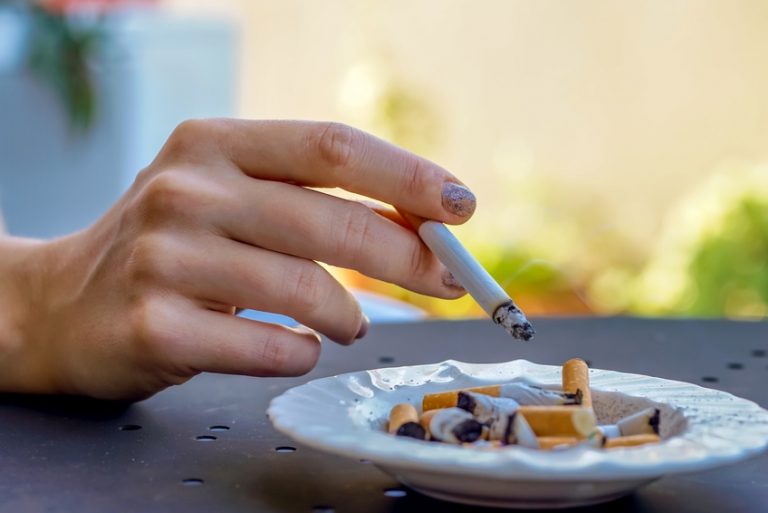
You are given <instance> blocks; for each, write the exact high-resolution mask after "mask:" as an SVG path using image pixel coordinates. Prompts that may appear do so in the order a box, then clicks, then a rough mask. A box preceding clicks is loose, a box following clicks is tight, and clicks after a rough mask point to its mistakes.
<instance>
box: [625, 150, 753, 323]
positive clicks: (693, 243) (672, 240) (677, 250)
mask: <svg viewBox="0 0 768 513" xmlns="http://www.w3.org/2000/svg"><path fill="white" fill-rule="evenodd" d="M664 228H665V233H664V236H663V238H662V240H661V241H660V244H659V245H658V247H657V249H656V252H655V253H654V255H653V257H652V259H651V261H650V262H649V264H648V266H647V268H646V269H645V270H644V271H643V273H642V275H641V276H640V277H639V279H638V280H637V282H636V283H634V284H633V294H632V302H631V303H630V304H629V305H628V306H629V308H630V310H632V311H635V312H639V313H651V314H682V315H696V316H720V315H727V316H739V317H741V316H747V317H765V316H766V315H768V165H764V166H760V167H753V168H748V169H736V170H731V171H729V172H722V173H718V174H716V175H714V176H713V177H712V178H711V179H710V180H708V181H707V182H706V183H704V184H703V185H702V186H701V187H700V188H698V189H697V190H696V191H694V193H693V194H692V195H691V196H690V197H689V198H687V199H686V200H684V201H683V202H682V204H681V205H680V207H679V208H678V209H677V210H676V211H674V212H673V213H672V215H670V216H669V217H668V218H667V220H666V223H665V226H664Z"/></svg>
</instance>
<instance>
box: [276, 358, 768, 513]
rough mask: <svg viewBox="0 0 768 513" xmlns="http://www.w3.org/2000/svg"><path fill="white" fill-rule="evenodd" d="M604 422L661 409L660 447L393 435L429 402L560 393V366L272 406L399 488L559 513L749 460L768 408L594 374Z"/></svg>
mask: <svg viewBox="0 0 768 513" xmlns="http://www.w3.org/2000/svg"><path fill="white" fill-rule="evenodd" d="M589 377H590V384H591V389H592V398H593V406H594V411H595V414H596V416H597V420H598V422H599V423H600V424H612V423H615V422H616V421H618V420H619V419H621V418H623V417H625V416H626V415H628V414H631V413H633V412H636V411H639V410H642V409H645V408H649V407H655V408H658V409H659V410H660V413H661V421H660V433H659V434H660V435H661V437H662V442H661V443H660V444H654V445H645V446H639V447H627V448H620V449H610V450H605V449H597V448H592V447H586V446H584V445H582V446H576V447H572V448H568V449H563V450H554V451H543V450H537V449H528V448H525V447H520V446H507V447H504V448H501V449H478V448H475V447H462V446H459V445H451V444H445V443H435V442H425V441H420V440H414V439H410V438H406V437H395V436H393V435H390V434H388V433H387V432H386V425H387V421H388V415H389V412H390V409H391V408H392V406H394V405H395V404H398V403H403V402H409V403H412V404H414V405H415V406H417V407H420V405H421V400H422V398H423V396H424V395H425V394H429V393H435V392H439V391H445V390H453V389H459V388H469V387H478V386H483V385H489V384H496V383H508V382H515V381H523V382H526V383H529V384H534V385H539V386H542V387H544V388H553V389H556V388H559V387H560V384H561V367H559V366H552V365H538V364H535V363H531V362H528V361H525V360H515V361H512V362H506V363H495V364H471V363H463V362H457V361H452V360H451V361H446V362H442V363H437V364H431V365H417V366H411V367H394V368H386V369H375V370H368V371H362V372H353V373H349V374H342V375H340V376H334V377H329V378H323V379H318V380H315V381H311V382H309V383H307V384H305V385H301V386H298V387H295V388H292V389H291V390H288V391H287V392H285V393H284V394H282V395H281V396H279V397H277V398H275V399H274V400H273V401H272V403H271V404H270V406H269V410H268V414H269V417H270V419H271V420H272V423H273V424H274V426H275V428H276V429H277V430H278V431H280V432H282V433H284V434H286V435H288V436H289V437H291V438H292V439H294V440H296V441H298V442H300V443H302V444H304V445H307V446H309V447H313V448H315V449H318V450H322V451H327V452H330V453H334V454H338V455H342V456H347V457H350V458H355V459H368V460H370V461H372V462H373V463H375V464H376V465H377V466H378V467H380V468H381V469H382V470H384V471H385V472H387V473H389V474H391V475H392V476H394V477H395V478H396V479H397V480H399V481H400V482H402V483H403V484H405V485H407V486H409V487H411V488H414V489H415V490H418V491H420V492H422V493H424V494H426V495H430V496H433V497H437V498H440V499H446V500H452V501H457V502H464V503H469V504H478V505H484V506H499V507H529V508H530V507H535V508H561V507H571V506H578V505H587V504H594V503H598V502H603V501H608V500H611V499H615V498H618V497H621V496H622V495H625V494H627V493H629V492H631V491H632V490H634V489H636V488H638V487H640V486H642V485H645V484H648V483H650V482H652V481H654V480H656V479H659V478H660V477H662V476H665V475H671V474H678V473H687V472H696V471H700V470H705V469H711V468H714V467H719V466H721V465H727V464H730V463H734V462H736V461H739V460H744V459H746V458H749V457H752V456H755V455H757V454H759V453H761V452H762V451H763V450H765V449H766V446H768V411H766V410H764V409H762V408H760V407H759V406H758V405H757V404H755V403H753V402H751V401H747V400H745V399H740V398H738V397H735V396H733V395H731V394H728V393H725V392H720V391H717V390H711V389H707V388H702V387H700V386H697V385H693V384H689V383H683V382H679V381H670V380H666V379H661V378H653V377H649V376H642V375H638V374H625V373H621V372H614V371H609V370H596V369H592V370H590V374H589Z"/></svg>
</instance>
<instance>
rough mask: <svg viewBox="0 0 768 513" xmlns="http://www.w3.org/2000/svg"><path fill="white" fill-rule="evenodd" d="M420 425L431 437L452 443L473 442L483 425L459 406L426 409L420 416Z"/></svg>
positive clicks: (480, 432)
mask: <svg viewBox="0 0 768 513" xmlns="http://www.w3.org/2000/svg"><path fill="white" fill-rule="evenodd" d="M421 425H422V426H423V427H424V428H425V429H426V430H427V432H428V433H429V434H430V436H431V437H432V438H433V439H435V440H439V441H441V442H448V443H454V444H460V443H463V442H474V441H475V440H477V439H478V438H480V435H481V434H482V431H483V425H482V424H480V423H479V422H478V421H476V420H475V419H474V417H472V414H471V413H469V412H466V411H464V410H462V409H460V408H443V409H441V410H431V411H428V412H426V413H424V415H422V416H421Z"/></svg>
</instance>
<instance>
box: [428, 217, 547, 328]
mask: <svg viewBox="0 0 768 513" xmlns="http://www.w3.org/2000/svg"><path fill="white" fill-rule="evenodd" d="M418 232H419V236H420V237H421V239H422V240H423V241H424V243H425V244H426V245H427V247H429V249H431V250H432V252H433V253H434V254H435V255H437V258H438V259H439V260H440V261H441V262H442V263H443V265H445V267H447V268H448V270H449V271H451V273H453V276H454V278H456V281H458V282H459V283H460V284H461V285H462V286H463V287H464V288H465V289H466V290H467V292H469V295H470V296H472V297H473V298H474V299H475V301H477V304H479V305H480V306H481V307H482V308H483V310H485V311H486V312H487V313H488V315H489V316H490V317H491V318H492V319H493V321H494V322H495V323H496V324H499V325H501V327H503V328H504V329H505V330H507V332H509V334H510V335H512V336H513V337H514V338H516V339H519V340H530V339H531V338H532V337H533V334H534V330H533V326H531V323H530V322H528V319H526V318H525V314H523V312H522V311H521V310H520V308H518V307H517V305H516V304H515V302H514V301H512V298H510V297H509V295H508V294H507V293H506V292H504V289H503V288H501V285H499V284H498V283H496V281H495V280H494V279H493V278H492V277H491V275H490V274H488V271H486V270H485V269H484V268H483V266H482V265H480V263H479V262H478V261H477V260H476V259H475V257H473V256H472V255H471V254H470V253H469V251H467V249H466V248H465V247H464V246H462V244H461V243H460V242H459V240H458V239H457V238H456V237H455V236H454V235H453V234H452V233H451V231H450V230H449V229H448V228H447V227H446V226H445V225H444V224H442V223H438V222H436V221H424V222H422V223H421V225H420V226H418Z"/></svg>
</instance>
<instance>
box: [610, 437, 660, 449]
mask: <svg viewBox="0 0 768 513" xmlns="http://www.w3.org/2000/svg"><path fill="white" fill-rule="evenodd" d="M660 441H661V437H660V436H659V435H653V434H645V435H629V436H620V437H617V438H604V439H603V447H605V448H606V449H613V448H616V447H635V446H638V445H645V444H657V443H659V442H660Z"/></svg>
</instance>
